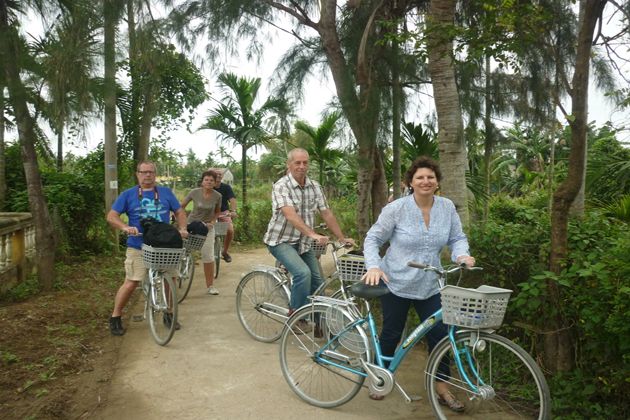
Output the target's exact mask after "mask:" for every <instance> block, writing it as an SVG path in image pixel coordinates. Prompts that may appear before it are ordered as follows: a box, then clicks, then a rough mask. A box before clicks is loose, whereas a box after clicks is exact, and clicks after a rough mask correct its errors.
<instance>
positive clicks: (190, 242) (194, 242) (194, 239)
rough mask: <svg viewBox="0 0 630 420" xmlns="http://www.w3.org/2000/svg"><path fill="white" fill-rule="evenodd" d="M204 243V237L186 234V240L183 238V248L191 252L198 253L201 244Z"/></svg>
mask: <svg viewBox="0 0 630 420" xmlns="http://www.w3.org/2000/svg"><path fill="white" fill-rule="evenodd" d="M205 242H206V236H204V235H192V234H190V233H189V234H188V237H187V238H184V248H186V249H190V250H193V251H200V250H201V248H203V244H204V243H205Z"/></svg>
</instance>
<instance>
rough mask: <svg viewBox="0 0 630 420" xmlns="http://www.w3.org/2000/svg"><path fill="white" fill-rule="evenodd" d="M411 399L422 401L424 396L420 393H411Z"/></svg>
mask: <svg viewBox="0 0 630 420" xmlns="http://www.w3.org/2000/svg"><path fill="white" fill-rule="evenodd" d="M409 399H410V400H411V401H422V397H421V396H420V395H411V396H409Z"/></svg>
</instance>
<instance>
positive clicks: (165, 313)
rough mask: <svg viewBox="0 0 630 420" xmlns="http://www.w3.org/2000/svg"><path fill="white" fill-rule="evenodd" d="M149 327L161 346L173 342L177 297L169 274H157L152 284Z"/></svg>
mask: <svg viewBox="0 0 630 420" xmlns="http://www.w3.org/2000/svg"><path fill="white" fill-rule="evenodd" d="M150 283H151V287H150V289H149V296H148V298H147V299H148V300H149V325H150V326H151V334H153V339H154V340H155V342H156V343H158V344H159V345H160V346H164V345H166V344H168V342H169V341H171V338H173V334H174V333H175V326H176V325H177V296H176V295H175V285H174V284H173V279H172V278H171V276H170V275H169V274H167V273H159V274H157V275H156V276H155V277H154V278H153V280H152V281H151V282H150Z"/></svg>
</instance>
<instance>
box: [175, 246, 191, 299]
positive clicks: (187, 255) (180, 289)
mask: <svg viewBox="0 0 630 420" xmlns="http://www.w3.org/2000/svg"><path fill="white" fill-rule="evenodd" d="M179 274H180V275H179V277H178V278H177V281H176V285H177V303H182V302H183V301H184V299H186V296H188V292H189V291H190V286H192V282H193V278H194V276H195V256H194V255H193V253H192V252H191V251H189V250H186V252H184V256H183V257H182V262H181V264H180V267H179Z"/></svg>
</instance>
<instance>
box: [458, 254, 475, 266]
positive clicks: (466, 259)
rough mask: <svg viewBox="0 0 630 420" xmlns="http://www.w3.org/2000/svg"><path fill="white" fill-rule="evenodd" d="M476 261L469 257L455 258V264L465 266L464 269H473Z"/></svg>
mask: <svg viewBox="0 0 630 420" xmlns="http://www.w3.org/2000/svg"><path fill="white" fill-rule="evenodd" d="M476 262H477V261H475V258H474V257H471V256H470V255H462V256H460V257H459V258H457V264H459V265H462V264H466V267H469V268H470V267H474V266H475V264H476Z"/></svg>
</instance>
